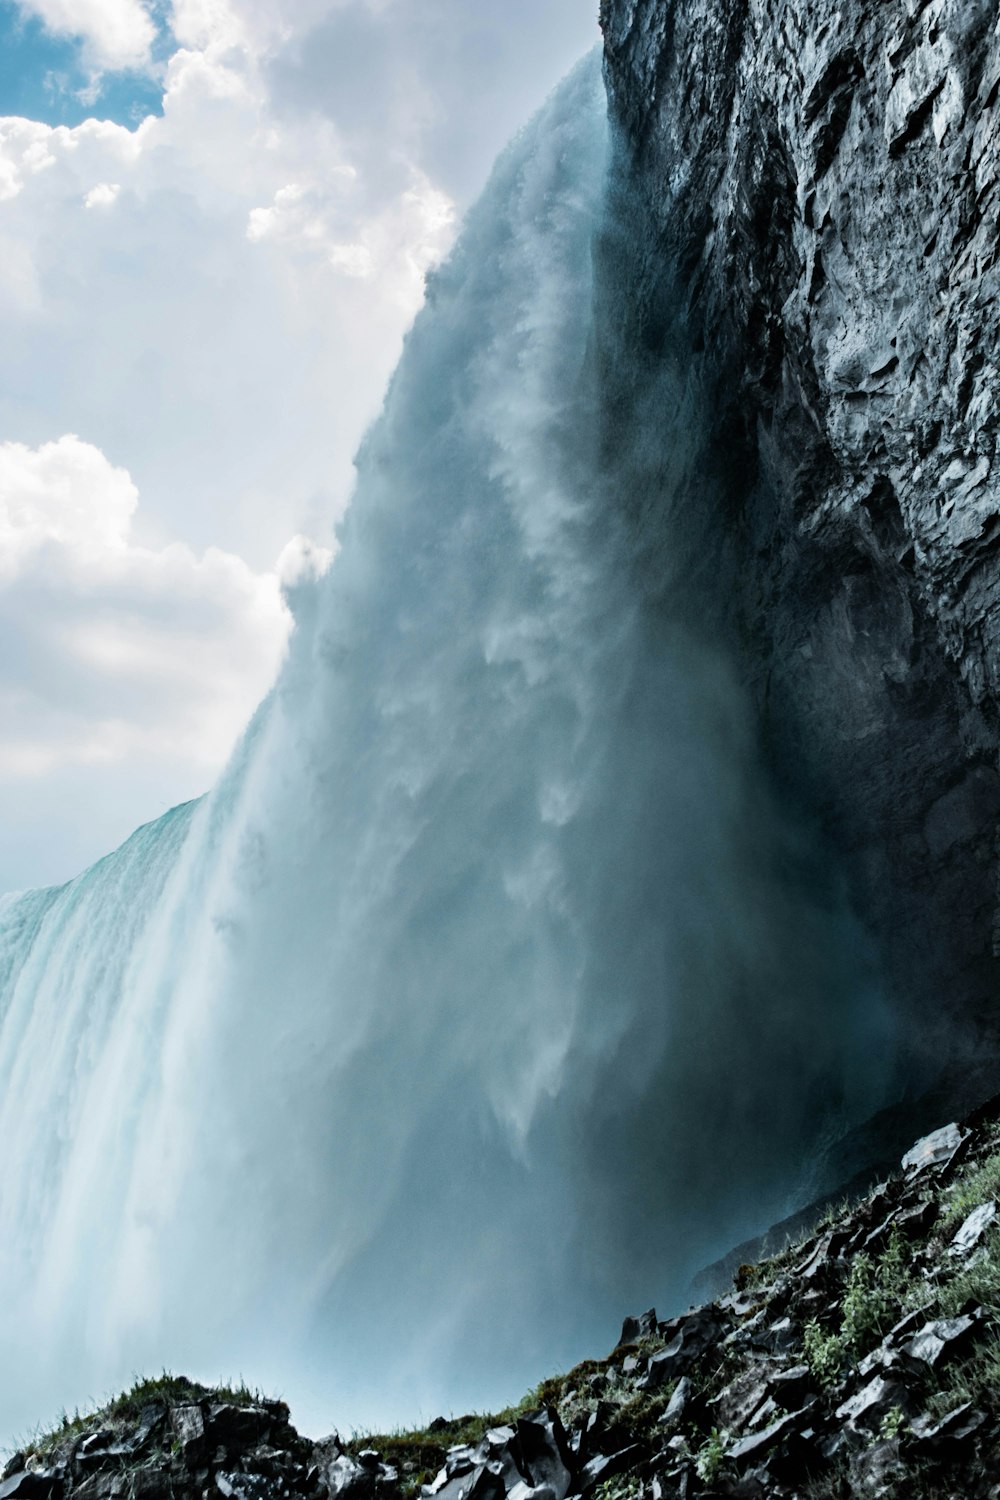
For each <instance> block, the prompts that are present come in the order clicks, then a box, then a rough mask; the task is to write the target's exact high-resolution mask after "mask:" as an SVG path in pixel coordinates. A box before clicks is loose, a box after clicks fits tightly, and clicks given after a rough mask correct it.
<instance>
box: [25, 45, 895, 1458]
mask: <svg viewBox="0 0 1000 1500" xmlns="http://www.w3.org/2000/svg"><path fill="white" fill-rule="evenodd" d="M608 134H609V132H608V125H607V120H606V107H605V101H604V96H603V88H602V83H601V76H600V67H599V62H598V60H597V59H596V58H591V59H588V60H586V61H585V62H584V63H583V64H581V66H580V67H579V68H578V69H577V70H576V71H574V73H573V74H571V76H570V77H569V78H568V79H567V80H566V82H565V83H564V84H563V85H562V86H561V87H560V88H559V89H558V90H557V91H556V92H555V94H554V95H553V96H552V98H551V99H550V100H549V102H548V103H547V104H546V106H545V107H544V108H543V109H542V111H541V112H540V114H539V115H538V116H537V117H536V119H535V120H534V121H533V122H532V123H531V124H530V125H529V126H528V127H527V128H526V129H525V130H524V131H523V132H522V133H521V134H520V135H519V136H518V137H517V138H516V139H515V141H514V142H513V143H512V145H511V146H510V147H509V148H508V150H507V151H506V153H505V154H504V155H503V156H502V158H501V159H500V161H499V163H498V165H497V167H496V168H495V170H494V173H493V175H492V178H491V180H490V182H489V184H488V186H487V188H486V191H485V193H484V196H483V198H482V199H481V201H480V202H479V204H478V206H477V207H476V208H475V209H474V210H473V211H472V213H471V214H470V216H469V218H468V222H467V224H466V226H465V229H464V232H463V235H462V237H461V240H460V242H459V244H458V246H457V248H456V250H455V251H454V253H453V255H452V256H451V258H450V260H449V261H448V262H447V264H446V265H445V266H444V267H443V268H441V269H440V270H438V271H437V272H435V273H434V274H433V275H432V277H431V278H430V281H429V284H428V290H427V299H426V306H425V307H424V309H423V311H422V312H421V314H420V315H419V317H418V318H417V320H416V323H415V325H414V327H413V329H412V331H411V333H410V334H409V336H408V339H407V342H406V346H405V349H404V353H403V356H402V359H401V362H400V365H399V369H398V371H397V373H396V375H395V377H394V379H393V381H392V383H391V386H390V388H389V391H388V394H387V396H386V400H385V405H384V409H383V412H382V414H381V416H380V418H379V420H378V421H377V422H376V424H375V425H374V427H373V429H372V430H371V432H370V433H369V434H368V435H367V437H366V438H365V441H364V443H363V445H362V448H361V451H360V454H359V457H358V477H357V485H356V492H355V495H354V499H353V502H352V505H351V507H350V509H349V511H348V514H347V517H346V519H345V522H344V524H343V526H342V528H341V533H340V536H339V551H338V554H337V556H336V558H335V561H334V563H333V565H332V567H331V568H330V570H329V572H328V573H327V574H326V576H324V577H323V578H322V579H311V580H310V579H303V580H302V582H301V583H300V584H299V585H298V586H297V587H296V588H295V589H293V590H292V595H291V602H292V605H293V608H294V610H295V614H296V620H297V628H296V631H295V634H294V637H293V640H292V644H291V647H290V652H289V656H288V659H287V661H286V663H285V665H284V668H283V670H282V672H281V674H280V677H279V680H278V682H277V684H276V686H275V688H274V690H273V692H272V693H271V695H270V696H269V697H268V699H267V700H266V701H265V703H264V704H263V705H262V706H261V708H260V709H259V710H258V713H257V714H256V716H255V718H254V720H253V722H252V723H251V725H250V727H249V728H248V730H247V733H246V735H245V737H244V739H243V741H242V743H241V745H240V746H239V748H238V750H237V752H236V754H235V755H234V757H233V760H232V762H231V764H230V766H229V767H228V769H227V771H226V772H225V774H224V775H223V776H222V778H221V780H220V781H219V783H218V785H217V786H216V787H215V788H214V790H213V791H212V792H211V793H210V794H209V795H208V796H206V797H205V798H204V799H203V800H202V801H200V802H199V803H197V804H192V805H189V806H187V807H184V808H180V809H177V810H176V811H175V812H173V813H171V814H169V815H168V816H167V817H165V818H163V819H161V820H160V821H159V822H158V823H154V824H151V825H149V826H148V827H146V828H143V829H140V830H139V832H138V833H136V834H135V835H134V836H133V838H132V839H130V840H129V841H128V843H126V844H125V845H124V846H123V848H121V849H120V850H119V851H118V852H117V853H115V854H113V855H111V856H110V857H109V858H107V859H105V860H103V861H102V862H101V863H100V864H98V865H96V866H95V867H94V868H93V869H92V870H89V871H88V872H87V873H85V874H84V875H82V876H81V877H80V878H79V879H78V880H76V881H74V882H72V883H71V884H69V885H67V886H65V887H64V888H62V889H60V890H56V891H46V892H40V893H39V892H31V893H28V894H24V895H20V896H15V897H8V898H6V900H5V902H4V903H3V906H2V909H0V1140H2V1141H3V1151H2V1153H0V1228H2V1233H0V1288H2V1296H0V1347H2V1348H3V1349H4V1353H5V1358H4V1360H3V1369H2V1370H0V1413H2V1416H3V1423H2V1425H3V1427H5V1428H7V1429H8V1430H13V1429H16V1428H18V1427H19V1426H20V1427H24V1426H26V1425H28V1424H30V1423H31V1422H33V1421H34V1420H36V1419H38V1418H40V1417H45V1416H46V1415H48V1414H54V1412H55V1409H56V1408H57V1407H58V1405H59V1404H60V1403H67V1404H69V1405H70V1406H72V1405H73V1404H74V1403H76V1402H77V1401H84V1400H86V1399H88V1398H98V1397H100V1396H101V1395H103V1394H105V1393H106V1392H107V1391H109V1390H110V1389H112V1388H113V1387H116V1386H118V1385H120V1384H121V1383H122V1382H127V1381H128V1380H129V1378H130V1377H131V1375H132V1374H133V1373H134V1372H136V1371H139V1370H143V1371H158V1370H159V1369H161V1368H162V1367H163V1366H164V1365H166V1366H168V1367H170V1368H173V1369H176V1370H180V1371H183V1372H185V1373H190V1374H193V1375H196V1376H200V1377H202V1378H208V1379H212V1378H217V1377H219V1376H233V1375H237V1374H242V1375H243V1376H245V1377H246V1378H247V1379H248V1380H251V1381H254V1382H259V1383H261V1384H263V1385H265V1386H267V1387H268V1388H269V1389H276V1390H278V1391H280V1392H282V1393H283V1394H284V1395H285V1396H286V1398H287V1399H289V1400H290V1401H291V1403H292V1408H293V1416H294V1417H295V1418H296V1419H297V1420H298V1421H299V1422H300V1424H301V1425H303V1426H304V1427H306V1429H307V1430H309V1429H311V1430H313V1431H316V1432H318V1430H319V1429H321V1428H329V1427H330V1426H332V1425H334V1424H335V1423H340V1424H350V1423H351V1422H367V1423H379V1422H384V1421H400V1420H403V1419H406V1418H415V1417H417V1416H418V1415H420V1414H423V1415H424V1416H425V1417H430V1416H433V1415H435V1414H436V1411H437V1410H438V1409H442V1408H443V1409H445V1410H448V1409H453V1408H454V1409H462V1410H466V1409H469V1408H471V1407H473V1406H478V1407H484V1406H487V1405H489V1404H491V1403H494V1402H498V1401H507V1400H510V1399H511V1398H515V1399H516V1398H517V1397H518V1396H519V1395H520V1394H521V1393H522V1392H523V1390H524V1389H526V1388H527V1387H528V1385H530V1384H533V1383H534V1382H535V1381H537V1380H538V1379H539V1378H540V1377H541V1376H542V1375H544V1374H546V1373H549V1372H550V1371H552V1370H553V1369H555V1368H557V1367H559V1366H560V1365H565V1364H566V1362H567V1361H569V1360H570V1359H572V1358H574V1357H579V1356H582V1355H584V1354H586V1353H595V1352H597V1353H601V1352H604V1351H605V1350H606V1349H607V1348H608V1347H609V1345H610V1344H611V1343H612V1342H613V1339H614V1336H615V1335H616V1333H617V1328H618V1324H619V1321H620V1318H621V1316H622V1314H623V1313H625V1312H628V1311H630V1310H633V1308H634V1307H636V1306H638V1305H640V1304H641V1305H642V1306H646V1305H648V1303H649V1302H650V1301H651V1300H653V1299H656V1300H657V1301H658V1303H659V1305H660V1308H661V1312H666V1311H667V1310H668V1308H669V1305H670V1304H671V1302H672V1301H673V1302H674V1303H677V1302H678V1301H679V1300H680V1299H681V1298H682V1297H683V1294H684V1289H685V1287H686V1284H687V1279H688V1277H689V1275H690V1274H691V1273H692V1271H694V1270H696V1269H697V1268H698V1266H699V1265H700V1264H701V1263H702V1261H703V1259H704V1257H706V1256H707V1255H709V1254H710V1253H712V1252H713V1251H716V1250H719V1249H721V1248H724V1246H725V1244H726V1243H727V1242H729V1241H730V1240H731V1239H733V1238H738V1237H739V1236H740V1235H741V1234H743V1233H745V1232H748V1231H749V1230H751V1229H752V1228H754V1227H756V1226H758V1225H759V1224H760V1223H761V1222H762V1221H766V1217H767V1215H768V1214H772V1213H776V1212H780V1211H781V1210H782V1208H783V1207H784V1206H785V1204H786V1201H787V1197H788V1194H789V1191H790V1189H789V1186H788V1184H789V1182H794V1183H797V1184H798V1185H799V1186H800V1187H801V1184H802V1183H803V1181H804V1180H805V1177H804V1174H806V1173H807V1171H808V1162H809V1159H810V1153H811V1152H812V1151H813V1150H814V1149H815V1147H816V1146H817V1144H818V1143H819V1142H820V1141H821V1139H822V1138H823V1136H824V1134H825V1133H827V1132H831V1131H835V1130H837V1129H838V1128H841V1127H842V1126H843V1125H844V1124H845V1123H847V1122H849V1121H851V1120H853V1119H856V1118H858V1117H860V1116H861V1115H863V1114H864V1113H865V1112H866V1111H868V1110H870V1109H871V1108H873V1107H875V1106H877V1104H878V1103H879V1102H880V1101H881V1094H880V1090H881V1089H882V1087H883V1082H884V1077H885V1065H884V1063H883V1061H882V1057H883V1056H884V1053H885V1050H886V1046H887V1031H886V1023H885V1021H884V1018H883V1017H882V1013H881V1006H880V1001H879V997H878V993H877V990H876V988H875V986H874V981H873V978H872V974H871V971H870V963H869V961H868V958H867V955H866V953H865V951H864V945H863V943H862V941H861V939H860V936H859V932H858V930H857V927H856V925H855V923H854V922H853V919H852V918H851V916H850V914H849V912H848V910H847V907H846V904H845V903H844V901H843V899H842V897H841V896H840V895H839V894H838V890H837V886H836V882H835V881H834V880H832V879H831V880H829V881H826V882H819V883H818V884H817V883H816V882H815V881H812V880H807V879H806V877H805V874H804V872H806V871H808V870H809V869H810V868H811V865H810V853H809V838H808V834H807V832H805V831H803V830H802V829H801V828H800V827H798V825H797V824H796V822H795V820H794V818H793V817H792V816H791V815H790V814H789V813H787V812H786V811H785V810H784V809H783V808H782V806H781V804H780V799H779V798H778V797H777V796H776V794H775V792H774V790H773V789H772V788H771V787H770V785H769V783H768V780H767V777H766V775H765V774H764V772H763V770H762V769H761V765H760V759H759V756H758V752H757V749H756V744H755V731H754V721H753V716H752V713H751V711H750V709H749V706H748V703H747V701H746V698H745V695H744V692H743V689H742V687H741V684H740V681H739V675H738V672H737V671H736V669H735V667H734V665H733V664H732V663H731V662H730V661H729V659H728V657H727V653H726V651H725V650H724V649H723V648H722V646H721V645H719V644H718V643H715V642H713V640H712V639H710V638H706V637H705V633H704V632H703V631H701V630H699V628H698V622H697V620H695V619H692V618H686V617H685V612H684V611H671V610H669V609H664V608H663V607H661V604H660V603H659V602H657V601H658V600H659V599H660V597H661V596H662V595H663V594H664V593H667V594H669V588H668V587H661V588H660V589H659V590H658V591H655V599H654V596H653V594H651V593H650V591H648V590H644V589H643V588H642V587H641V586H639V584H638V583H637V563H636V549H637V542H636V538H635V535H634V528H632V527H631V526H630V523H629V521H628V519H627V517H628V505H627V503H625V502H626V501H627V496H623V495H622V493H621V487H622V483H623V475H624V474H625V473H626V472H627V466H626V465H625V462H624V459H623V463H622V467H621V469H620V470H619V471H617V472H616V468H615V463H614V460H613V457H612V458H610V459H609V456H608V451H609V445H608V444H607V442H606V441H603V440H602V417H601V411H602V380H601V375H600V371H599V366H600V363H601V362H600V360H598V359H596V358H595V357H594V347H595V328H594V308H595V237H596V236H598V235H599V234H600V233H601V231H602V228H606V225H605V223H604V216H605V214H606V206H605V205H606V202H607V201H608V200H607V179H608V172H609V161H610V153H609V144H608ZM602 336H603V338H604V341H605V342H606V338H607V330H604V331H603V335H602ZM671 409H672V408H671V406H670V403H669V402H666V403H664V404H661V406H660V408H659V409H658V416H657V421H658V423H659V427H658V429H657V435H656V441H657V442H658V443H661V444H662V445H664V447H665V448H666V449H668V450H669V448H670V445H671V444H675V445H679V446H680V445H683V444H684V443H685V442H687V441H688V437H687V435H686V434H685V432H684V430H683V428H682V424H681V419H680V417H679V416H676V417H675V418H674V419H673V426H671V420H672V419H671V415H670V413H671ZM676 411H677V412H678V413H679V412H680V411H681V407H680V406H678V407H677V408H676ZM668 499H669V497H665V503H664V506H663V512H662V521H661V522H660V525H661V526H662V528H663V535H662V536H661V537H660V538H659V539H658V547H657V549H656V554H657V556H658V557H659V558H660V559H661V566H662V568H663V569H664V570H665V572H664V575H663V578H662V579H661V583H663V582H664V580H666V583H667V584H668V583H669V570H670V557H671V531H670V527H671V525H672V524H675V520H674V521H672V520H671V515H672V513H671V509H670V506H669V504H668V503H666V502H667V500H668ZM675 519H676V518H675ZM646 524H647V527H648V524H649V522H648V519H647V523H646ZM642 545H643V548H644V549H645V550H646V551H647V552H648V550H649V538H648V535H646V536H645V537H644V538H643V543H642ZM791 1191H794V1189H792V1190H791Z"/></svg>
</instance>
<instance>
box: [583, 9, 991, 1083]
mask: <svg viewBox="0 0 1000 1500" xmlns="http://www.w3.org/2000/svg"><path fill="white" fill-rule="evenodd" d="M601 20H602V26H603V30H604V36H605V46H606V71H607V78H608V83H609V89H610V95H611V101H612V112H613V117H614V118H615V119H616V121H617V122H618V125H619V126H620V133H621V139H622V151H623V153H624V155H625V157H626V161H627V170H628V174H629V175H630V177H631V181H632V183H633V186H634V188H635V191H636V196H637V201H636V203H634V204H632V205H631V206H630V210H629V212H630V214H631V215H632V219H633V223H632V226H631V231H630V233H629V235H628V236H627V238H628V242H629V246H630V247H637V248H634V249H631V250H629V252H628V253H629V254H630V255H631V264H630V266H629V269H628V272H627V276H628V293H627V296H626V298H625V299H624V301H625V304H626V308H627V311H626V314H625V316H626V317H627V318H628V319H630V320H631V323H632V337H633V341H634V344H635V346H636V347H637V348H641V350H642V351H643V353H644V357H645V360H646V364H645V369H644V370H643V371H642V373H640V374H639V375H638V376H637V379H636V384H635V387H634V391H638V389H639V387H640V386H643V385H644V386H646V388H648V386H649V381H650V378H651V371H653V370H655V366H656V364H657V362H660V363H663V362H668V363H669V362H670V361H671V360H674V361H675V362H676V363H677V364H678V366H679V367H680V365H681V364H684V365H689V364H690V362H691V361H692V360H693V362H694V363H693V368H694V372H695V374H694V377H693V382H691V381H690V380H689V389H690V387H691V385H692V384H693V386H694V387H695V388H697V391H698V396H697V400H698V403H699V405H700V409H701V410H702V411H703V412H708V413H709V414H710V425H711V437H710V441H709V443H708V444H707V445H706V447H705V449H704V450H703V451H702V453H701V455H700V459H699V461H698V462H693V461H692V464H691V466H690V472H689V473H688V475H687V480H686V485H685V488H684V495H683V501H682V503H683V504H685V505H687V506H688V508H689V510H690V512H691V513H692V515H695V514H697V513H698V512H699V510H701V511H704V510H705V508H706V506H707V505H708V504H709V501H708V498H707V497H708V495H709V494H714V497H715V498H714V500H713V501H712V502H711V503H712V504H713V505H714V507H715V513H714V515H713V516H711V517H703V526H702V531H701V533H700V535H699V546H700V548H701V549H702V551H703V552H705V553H706V554H707V556H706V557H705V558H704V559H703V562H704V566H705V567H706V571H708V572H709V573H711V575H712V576H713V578H715V579H718V578H719V577H720V576H721V578H722V579H723V581H724V588H723V589H722V591H721V592H723V593H725V594H726V595H727V597H728V598H729V599H731V601H732V617H733V622H734V624H735V626H736V628H737V629H738V630H739V632H740V633H741V636H742V638H743V641H744V643H745V648H746V660H747V663H748V668H747V670H748V674H750V675H752V677H753V679H754V683H755V689H756V694H757V699H758V702H759V704H760V707H761V712H762V715H763V717H764V720H765V723H766V726H767V730H768V735H769V738H770V743H771V746H772V749H773V752H774V755H775V758H776V760H777V761H778V762H779V764H780V765H781V767H782V769H783V772H784V774H785V775H786V777H788V778H789V780H790V781H792V782H794V783H795V784H796V785H797V786H798V788H799V789H800V790H801V791H802V793H803V795H804V797H805V798H806V800H807V801H808V802H809V803H810V804H811V805H813V806H815V807H819V808H820V809H821V812H822V815H823V817H824V820H825V823H826V826H827V828H828V830H829V831H830V832H831V834H832V836H833V838H834V839H835V840H836V841H837V842H838V843H839V844H840V846H841V847H842V848H844V849H846V850H847V851H848V853H849V856H850V868H851V871H852V874H853V878H854V880H855V883H856V895H857V900H858V905H859V908H860V909H861V910H863V911H865V912H867V913H869V914H870V915H871V916H872V919H873V921H874V923H875V926H876V928H877V931H878V935H879V938H880V941H881V944H882V947H883V951H884V953H885V955H886V958H887V963H888V969H889V972H890V974H891V977H892V982H893V985H894V988H895V992H896V996H897V998H898V1000H899V1003H900V1004H901V1005H904V1006H905V1007H906V1010H907V1014H908V1018H909V1021H910V1034H911V1037H912V1038H913V1039H914V1041H915V1045H916V1049H917V1050H918V1051H919V1050H920V1048H921V1046H923V1047H924V1050H925V1055H928V1056H929V1055H931V1054H932V1053H933V1054H934V1055H935V1056H937V1055H940V1048H941V1044H942V1030H943V1032H944V1033H945V1035H946V1037H947V1046H948V1047H949V1049H950V1051H951V1053H952V1055H953V1056H956V1057H963V1056H964V1057H968V1056H969V1055H972V1054H974V1055H976V1056H977V1057H978V1058H979V1060H980V1062H982V1060H983V1058H984V1056H985V1052H986V1051H989V1052H990V1053H991V1054H992V1057H993V1060H994V1062H993V1064H991V1065H992V1066H995V1059H996V1056H997V1054H998V1047H997V1037H998V1020H997V1010H996V1005H995V995H996V993H997V979H998V972H997V951H996V950H997V936H998V919H997V840H996V832H997V817H998V813H1000V778H998V774H997V725H998V715H997V700H998V691H1000V655H998V644H1000V614H998V611H997V602H998V599H1000V467H998V465H997V462H996V443H997V429H998V399H1000V380H998V365H1000V352H998V350H1000V344H998V332H1000V300H998V297H997V288H998V275H1000V271H998V266H997V254H998V244H1000V218H998V206H1000V183H998V165H1000V131H998V118H1000V117H998V109H1000V105H998V93H1000V23H998V20H997V12H996V6H995V4H994V3H993V0H881V3H879V4H878V5H866V4H863V3H862V0H732V3H729V4H726V5H717V4H713V3H709V0H603V3H602V6H601ZM636 218H638V220H639V222H638V223H636V222H635V219H636ZM635 367H636V369H637V370H639V369H640V368H641V364H640V362H639V361H635ZM687 399H691V398H690V396H688V398H687ZM625 404H627V403H625ZM709 470H710V471H711V473H712V477H713V478H714V479H715V480H716V481H717V484H716V487H715V489H714V490H712V488H711V487H710V486H708V485H706V483H705V474H706V471H709ZM748 476H752V481H751V487H752V493H750V494H749V495H748ZM646 490H647V492H646V494H645V497H644V499H643V500H642V501H641V502H640V503H639V508H640V509H641V505H642V504H650V505H653V504H655V503H656V495H655V494H652V493H650V492H649V490H650V486H649V484H648V482H647V486H646ZM633 503H635V502H634V501H633ZM713 527H714V530H713ZM693 550H697V549H693ZM942 1021H943V1022H944V1025H943V1027H942V1026H941V1025H940V1024H939V1023H941V1022H942ZM956 1021H958V1022H959V1024H958V1025H956ZM978 1086H980V1085H979V1084H973V1085H972V1086H971V1089H970V1093H973V1094H974V1092H975V1088H976V1087H978ZM980 1097H982V1095H980Z"/></svg>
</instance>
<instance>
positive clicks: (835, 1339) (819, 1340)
mask: <svg viewBox="0 0 1000 1500" xmlns="http://www.w3.org/2000/svg"><path fill="white" fill-rule="evenodd" d="M802 1347H803V1351H804V1353H805V1357H806V1364H807V1365H808V1366H809V1368H810V1370H811V1371H812V1372H813V1374H814V1375H815V1377H816V1379H817V1380H818V1381H819V1383H820V1385H825V1386H831V1385H836V1384H837V1382H838V1380H839V1379H840V1377H841V1375H842V1374H843V1370H844V1362H845V1360H846V1358H847V1347H846V1345H845V1343H844V1339H843V1338H842V1336H841V1335H840V1334H839V1333H826V1332H825V1331H824V1330H823V1328H822V1327H821V1326H820V1324H819V1323H817V1322H816V1320H815V1318H814V1319H813V1321H812V1322H811V1323H807V1324H806V1326H805V1329H804V1330H803V1334H802Z"/></svg>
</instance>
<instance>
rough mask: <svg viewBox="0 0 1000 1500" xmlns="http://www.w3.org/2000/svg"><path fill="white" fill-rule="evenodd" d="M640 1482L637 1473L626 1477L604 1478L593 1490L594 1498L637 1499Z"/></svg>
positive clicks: (640, 1492) (640, 1487)
mask: <svg viewBox="0 0 1000 1500" xmlns="http://www.w3.org/2000/svg"><path fill="white" fill-rule="evenodd" d="M641 1494H642V1482H641V1480H640V1479H639V1478H638V1476H637V1475H635V1474H632V1475H630V1476H629V1477H628V1478H621V1477H620V1478H617V1479H606V1480H605V1481H604V1483H603V1484H599V1485H598V1486H597V1489H596V1490H595V1491H594V1497H595V1500H639V1496H640V1495H641Z"/></svg>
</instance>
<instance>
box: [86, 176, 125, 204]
mask: <svg viewBox="0 0 1000 1500" xmlns="http://www.w3.org/2000/svg"><path fill="white" fill-rule="evenodd" d="M121 190H122V189H121V183H119V182H99V183H98V184H97V186H96V187H92V188H91V190H90V192H89V193H87V195H86V197H85V198H84V200H83V206H84V208H110V207H111V205H112V203H114V201H115V199H116V198H117V197H118V194H119V193H120V192H121Z"/></svg>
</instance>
